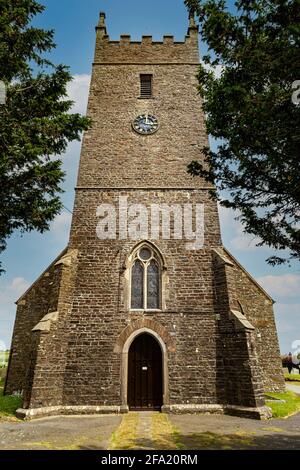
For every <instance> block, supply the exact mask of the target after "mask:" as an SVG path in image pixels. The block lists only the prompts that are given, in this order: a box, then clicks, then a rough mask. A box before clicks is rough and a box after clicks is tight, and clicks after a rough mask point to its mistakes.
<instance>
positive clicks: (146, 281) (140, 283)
mask: <svg viewBox="0 0 300 470" xmlns="http://www.w3.org/2000/svg"><path fill="white" fill-rule="evenodd" d="M160 273H161V269H160V262H159V258H158V256H157V254H156V253H155V251H154V250H153V249H152V248H151V247H148V246H143V247H142V248H140V249H139V250H138V251H137V252H136V254H135V256H134V257H133V264H132V268H131V308H132V309H134V310H158V309H160V308H161V306H160V303H161V299H160V296H161V281H160Z"/></svg>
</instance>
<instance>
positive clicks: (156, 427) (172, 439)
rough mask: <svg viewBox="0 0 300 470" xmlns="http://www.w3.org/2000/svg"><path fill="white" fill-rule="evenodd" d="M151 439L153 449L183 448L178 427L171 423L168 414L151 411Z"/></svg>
mask: <svg viewBox="0 0 300 470" xmlns="http://www.w3.org/2000/svg"><path fill="white" fill-rule="evenodd" d="M151 431H152V439H153V444H154V447H155V449H158V450H178V449H184V445H183V444H182V443H181V441H180V434H179V431H178V429H177V428H176V427H175V426H174V425H173V424H172V423H171V421H170V420H169V418H168V415H166V414H164V413H153V415H152V429H151Z"/></svg>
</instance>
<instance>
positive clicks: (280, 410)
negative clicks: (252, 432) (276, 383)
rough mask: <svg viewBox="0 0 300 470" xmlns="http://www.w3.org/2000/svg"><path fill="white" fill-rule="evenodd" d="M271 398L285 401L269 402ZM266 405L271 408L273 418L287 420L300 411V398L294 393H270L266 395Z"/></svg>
mask: <svg viewBox="0 0 300 470" xmlns="http://www.w3.org/2000/svg"><path fill="white" fill-rule="evenodd" d="M270 397H271V398H275V399H277V400H284V401H283V402H280V401H279V402H277V401H268V398H270ZM266 404H267V405H268V406H269V407H270V408H271V410H272V413H273V418H286V417H288V416H291V415H293V414H295V413H297V412H299V411H300V396H299V395H298V394H297V393H294V392H284V393H275V392H269V393H268V394H267V395H266Z"/></svg>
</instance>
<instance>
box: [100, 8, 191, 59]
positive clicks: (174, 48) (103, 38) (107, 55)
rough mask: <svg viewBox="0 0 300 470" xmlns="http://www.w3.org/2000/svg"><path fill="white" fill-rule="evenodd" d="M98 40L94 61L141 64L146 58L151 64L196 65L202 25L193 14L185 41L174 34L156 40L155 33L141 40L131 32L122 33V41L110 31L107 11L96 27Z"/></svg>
mask: <svg viewBox="0 0 300 470" xmlns="http://www.w3.org/2000/svg"><path fill="white" fill-rule="evenodd" d="M96 33H97V40H96V50H95V60H94V62H95V64H99V63H100V64H101V63H104V64H106V63H111V62H113V63H126V64H128V63H129V64H130V63H134V64H135V63H141V62H143V63H144V62H145V58H146V57H147V60H148V61H149V58H150V61H149V63H153V64H155V63H170V64H178V63H182V64H189V63H190V64H197V63H198V62H199V43H198V33H199V28H198V26H197V25H196V22H195V19H194V18H192V17H190V23H189V28H188V32H187V35H186V37H185V40H184V41H175V39H174V36H172V35H165V36H164V37H163V40H162V41H154V40H153V38H152V36H142V39H141V41H131V37H130V35H127V34H123V35H121V36H120V40H119V41H112V40H110V37H109V35H108V33H107V28H106V23H105V13H103V12H101V13H100V18H99V23H98V25H97V26H96Z"/></svg>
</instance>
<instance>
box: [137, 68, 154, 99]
mask: <svg viewBox="0 0 300 470" xmlns="http://www.w3.org/2000/svg"><path fill="white" fill-rule="evenodd" d="M140 78H141V96H140V97H141V98H143V99H150V98H152V75H149V74H148V75H145V74H142V75H140Z"/></svg>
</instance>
